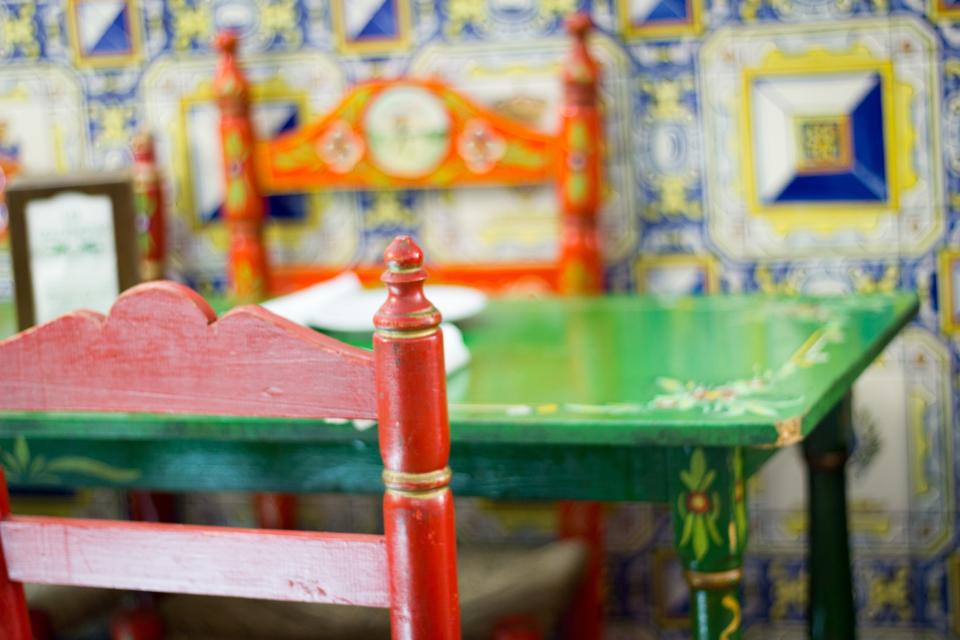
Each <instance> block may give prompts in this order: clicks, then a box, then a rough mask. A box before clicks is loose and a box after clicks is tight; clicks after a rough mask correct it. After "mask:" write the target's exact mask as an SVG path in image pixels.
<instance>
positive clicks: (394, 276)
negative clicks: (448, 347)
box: [373, 236, 440, 337]
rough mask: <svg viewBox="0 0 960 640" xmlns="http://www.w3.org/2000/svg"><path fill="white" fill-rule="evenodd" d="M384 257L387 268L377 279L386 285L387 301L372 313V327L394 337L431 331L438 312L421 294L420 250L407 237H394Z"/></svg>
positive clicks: (421, 251)
mask: <svg viewBox="0 0 960 640" xmlns="http://www.w3.org/2000/svg"><path fill="white" fill-rule="evenodd" d="M383 259H384V261H385V262H386V264H387V270H386V271H385V272H384V274H383V276H381V278H380V279H381V280H383V281H384V282H385V283H386V284H387V300H386V302H384V303H383V306H381V307H380V310H379V311H377V314H376V315H375V316H374V318H373V324H374V326H375V327H376V328H377V330H378V331H380V332H381V333H386V334H390V335H392V336H393V337H403V336H402V335H401V334H407V336H410V337H412V336H415V335H419V334H420V333H422V332H432V330H433V329H435V328H436V327H437V325H439V324H440V312H439V311H437V309H436V308H435V307H434V306H433V304H431V303H430V301H429V300H427V298H426V297H425V296H424V294H423V283H424V281H425V280H426V279H427V272H426V270H424V268H423V250H422V249H421V248H420V247H419V246H417V243H416V242H415V241H414V240H413V238H411V237H410V236H397V237H396V238H394V239H393V242H391V243H390V246H388V247H387V249H386V251H384V252H383Z"/></svg>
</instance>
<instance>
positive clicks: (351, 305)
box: [305, 284, 487, 332]
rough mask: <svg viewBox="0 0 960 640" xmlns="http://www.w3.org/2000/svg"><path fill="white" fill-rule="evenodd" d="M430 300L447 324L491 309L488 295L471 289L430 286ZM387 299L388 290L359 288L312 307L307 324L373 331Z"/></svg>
mask: <svg viewBox="0 0 960 640" xmlns="http://www.w3.org/2000/svg"><path fill="white" fill-rule="evenodd" d="M424 292H425V293H426V296H427V298H428V299H429V300H430V302H432V303H433V304H434V306H436V307H437V309H439V310H440V313H441V315H443V320H444V322H459V321H461V320H466V319H467V318H470V317H472V316H475V315H477V314H478V313H480V312H481V311H483V309H484V307H486V306H487V296H486V295H484V294H483V292H482V291H478V290H477V289H472V288H470V287H456V286H452V285H439V284H438V285H427V286H426V287H424ZM386 299H387V290H386V289H359V290H356V291H349V292H346V293H343V294H342V295H338V296H336V298H334V299H332V300H326V301H324V303H323V304H319V305H317V306H315V307H312V308H311V310H310V312H309V315H308V316H307V317H306V318H305V321H306V324H308V325H310V326H311V327H316V328H318V329H327V330H328V331H351V332H353V331H373V315H374V314H375V313H376V312H377V309H379V308H380V305H382V304H383V301H384V300H386Z"/></svg>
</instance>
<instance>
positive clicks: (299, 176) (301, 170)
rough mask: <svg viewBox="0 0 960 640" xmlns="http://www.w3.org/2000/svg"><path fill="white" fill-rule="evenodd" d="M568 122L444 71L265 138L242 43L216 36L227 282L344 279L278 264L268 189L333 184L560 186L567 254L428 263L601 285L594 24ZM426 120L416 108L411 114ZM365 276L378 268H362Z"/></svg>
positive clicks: (442, 275) (485, 279) (584, 286)
mask: <svg viewBox="0 0 960 640" xmlns="http://www.w3.org/2000/svg"><path fill="white" fill-rule="evenodd" d="M568 30H569V32H570V34H571V40H572V42H571V49H570V53H569V55H568V57H567V60H566V61H565V63H564V67H563V78H562V81H563V88H564V91H563V101H562V104H561V107H560V114H559V115H560V118H559V121H560V124H559V127H558V128H557V130H556V131H554V132H549V133H545V132H543V131H540V130H538V129H536V128H533V127H531V126H529V125H527V124H526V123H524V122H521V121H519V120H514V119H511V118H507V117H505V116H503V115H499V114H497V113H494V112H493V111H491V110H490V109H488V108H486V107H483V106H481V105H479V104H478V103H476V102H475V101H474V100H472V99H471V98H469V97H467V96H466V95H464V94H463V93H461V92H459V91H457V90H456V89H454V88H453V87H451V86H449V85H447V84H445V83H444V82H442V81H441V80H438V79H418V78H412V77H405V78H397V79H393V80H377V81H372V82H366V83H363V84H359V85H357V86H355V87H353V88H352V89H351V90H350V91H348V92H347V94H346V95H345V96H344V97H343V98H342V99H341V100H340V102H339V103H338V104H337V105H336V106H335V107H333V108H332V109H331V110H330V111H328V112H327V113H326V114H323V115H321V116H319V117H316V118H314V119H312V120H310V121H309V122H306V123H304V124H303V125H301V126H300V127H298V128H296V129H294V130H291V131H288V132H286V133H284V134H283V135H281V136H279V137H277V138H275V139H272V140H260V139H258V138H257V136H256V129H255V126H254V124H253V121H252V118H251V114H250V92H251V89H250V84H249V82H248V80H247V78H246V76H245V74H244V73H243V71H242V69H241V67H240V65H239V63H238V61H237V57H236V48H237V38H236V36H235V35H234V34H233V33H232V32H229V31H228V32H224V33H222V34H221V35H220V36H219V37H218V38H217V47H218V48H219V50H220V61H219V64H218V67H217V72H216V77H215V78H214V83H213V91H214V94H215V96H216V98H217V102H218V105H219V108H220V114H221V119H220V134H221V141H222V145H223V146H222V153H223V174H224V178H225V185H224V194H225V195H224V203H223V207H222V215H223V219H224V222H225V224H226V226H227V228H228V230H229V236H230V248H229V260H228V268H229V270H230V273H229V281H230V283H231V287H232V288H233V291H234V293H235V294H236V295H237V296H238V297H239V298H241V299H243V298H259V297H263V296H265V295H267V293H269V292H274V293H284V292H288V291H290V290H294V289H299V288H302V287H304V286H307V285H309V284H313V283H315V282H317V281H320V280H324V279H327V278H329V277H331V276H333V275H336V273H338V272H339V271H340V270H341V269H337V268H329V267H318V266H315V265H284V266H275V267H273V268H268V264H267V250H266V248H265V247H264V243H263V231H262V227H263V219H264V199H263V196H264V195H279V194H290V193H303V192H310V191H330V190H355V191H370V190H398V189H450V188H460V187H477V186H501V187H504V186H521V185H536V184H551V183H552V184H553V185H554V186H555V189H556V196H557V205H558V209H559V216H560V221H561V224H560V228H561V232H560V247H559V251H558V252H557V255H558V259H557V260H555V261H551V262H546V263H544V262H536V261H528V262H521V263H514V264H506V265H504V264H474V263H472V264H446V263H431V264H430V265H429V267H430V274H431V281H432V282H456V283H460V284H469V285H472V286H477V287H480V288H485V289H488V290H489V289H492V290H496V289H501V288H504V287H505V286H507V285H508V284H509V283H510V281H511V280H516V279H522V278H529V277H530V276H531V275H533V276H535V277H537V278H539V279H540V280H541V281H542V282H543V283H545V284H546V285H548V287H549V288H550V289H552V290H553V291H555V292H559V293H564V294H591V293H598V292H600V291H601V290H602V286H603V277H602V265H601V259H600V250H599V246H598V241H597V215H598V210H599V205H600V190H601V180H602V163H603V157H602V139H603V132H602V126H601V114H600V105H599V98H598V89H597V87H598V84H599V80H600V66H599V64H598V63H597V61H596V60H595V59H594V58H593V56H592V55H591V54H590V50H589V47H588V46H587V36H588V35H589V31H590V19H589V17H588V16H587V15H586V14H577V15H574V16H572V17H571V18H570V19H569V20H568ZM414 116H416V117H414ZM354 268H355V270H356V271H357V272H358V273H359V275H360V276H361V279H362V280H364V281H366V282H373V281H375V280H376V278H377V276H378V274H379V266H377V265H362V264H361V265H355V266H354Z"/></svg>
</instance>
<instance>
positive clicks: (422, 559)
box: [373, 236, 460, 639]
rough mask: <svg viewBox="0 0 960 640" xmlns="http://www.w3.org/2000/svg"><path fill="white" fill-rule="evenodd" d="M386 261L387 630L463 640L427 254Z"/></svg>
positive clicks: (382, 381) (382, 400) (378, 319)
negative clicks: (427, 290)
mask: <svg viewBox="0 0 960 640" xmlns="http://www.w3.org/2000/svg"><path fill="white" fill-rule="evenodd" d="M384 258H385V260H386V263H387V268H388V270H387V271H386V273H384V275H383V281H384V282H385V283H386V285H387V291H388V293H387V301H386V302H385V303H384V304H383V306H382V307H381V308H380V310H379V311H378V312H377V315H376V316H375V317H374V326H375V327H376V333H375V334H374V339H373V351H374V363H375V375H376V381H377V389H378V397H377V402H378V407H377V409H378V422H379V426H378V429H379V438H380V455H381V457H382V458H383V465H384V471H383V482H384V486H385V487H386V492H385V495H384V499H383V513H384V530H385V534H386V539H387V560H388V563H389V565H390V597H391V601H392V606H391V609H390V616H391V628H392V629H393V637H394V638H398V639H399V638H426V637H430V638H437V639H448V638H459V637H460V614H459V602H458V596H457V567H456V551H457V550H456V531H455V529H454V517H453V495H452V494H451V492H450V477H451V473H450V467H449V466H447V463H448V461H449V456H450V430H449V427H448V419H447V397H446V373H445V371H444V367H443V334H442V333H441V332H440V328H439V325H440V313H439V312H438V311H437V310H436V309H435V308H434V307H433V305H432V304H430V302H429V301H428V300H427V299H426V298H425V297H424V295H423V282H424V280H425V279H426V272H425V271H424V269H423V253H422V251H421V250H420V248H419V247H417V246H416V244H414V242H413V241H412V240H411V239H410V238H409V237H406V236H401V237H399V238H397V239H396V240H394V241H393V243H392V244H391V245H390V246H389V247H388V248H387V251H386V253H385V254H384ZM403 372H408V373H407V374H406V375H404V374H403ZM409 372H415V373H416V375H410V373H409Z"/></svg>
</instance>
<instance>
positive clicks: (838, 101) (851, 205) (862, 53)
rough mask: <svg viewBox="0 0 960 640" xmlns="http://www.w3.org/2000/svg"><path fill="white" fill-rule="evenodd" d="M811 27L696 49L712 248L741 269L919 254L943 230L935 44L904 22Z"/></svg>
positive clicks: (750, 32)
mask: <svg viewBox="0 0 960 640" xmlns="http://www.w3.org/2000/svg"><path fill="white" fill-rule="evenodd" d="M813 29H814V28H813V27H810V26H795V27H779V26H778V27H764V28H761V27H752V28H746V29H727V30H722V31H719V32H717V33H716V34H714V35H713V36H711V37H710V38H708V40H707V43H706V44H705V45H704V47H703V49H702V50H701V53H700V59H701V66H702V71H703V73H702V75H701V83H702V91H703V100H704V102H705V105H706V106H705V108H704V111H705V114H706V116H705V119H704V125H705V131H706V135H707V145H708V152H707V158H706V162H707V190H708V192H707V193H708V195H707V211H708V218H709V219H708V231H709V233H710V235H711V239H712V240H713V242H714V243H715V244H716V246H717V248H718V249H719V250H720V251H721V252H722V253H724V254H726V255H729V256H730V257H731V258H738V259H741V258H761V257H763V256H772V255H777V256H779V257H786V256H797V257H799V256H803V255H809V254H810V253H816V252H821V253H826V252H829V251H831V250H834V249H841V250H843V251H844V252H845V253H847V254H860V255H871V254H872V255H884V254H890V253H891V252H892V253H894V254H898V253H901V254H908V255H916V254H918V253H922V252H924V251H926V250H927V249H928V248H929V247H930V246H931V245H932V244H933V243H934V242H935V241H936V240H937V238H938V237H939V235H938V234H939V233H940V232H942V229H943V215H942V206H941V205H940V204H939V203H940V202H941V197H942V196H941V184H942V183H941V180H942V178H941V175H940V169H939V162H940V150H939V134H938V133H937V129H938V125H939V118H938V117H936V114H937V113H938V112H939V78H938V75H937V69H938V67H937V63H936V61H935V60H934V58H933V52H932V50H931V49H930V48H929V44H930V42H931V41H932V39H933V36H932V34H931V33H930V32H929V30H928V29H927V28H926V27H924V26H923V25H922V24H920V23H919V22H917V21H915V20H913V19H906V18H904V19H896V22H894V19H891V20H889V21H888V20H882V21H870V20H859V21H856V22H853V21H851V22H848V23H832V24H831V25H829V26H819V27H817V28H816V29H815V32H814V30H813ZM841 33H842V34H844V36H843V37H842V38H840V37H838V36H839V35H840V34H841ZM895 39H896V40H900V44H899V45H898V46H899V47H907V48H906V49H898V50H894V48H893V47H892V44H893V42H892V41H893V40H895ZM798 43H799V44H798ZM904 51H909V52H910V53H909V55H907V54H904Z"/></svg>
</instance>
